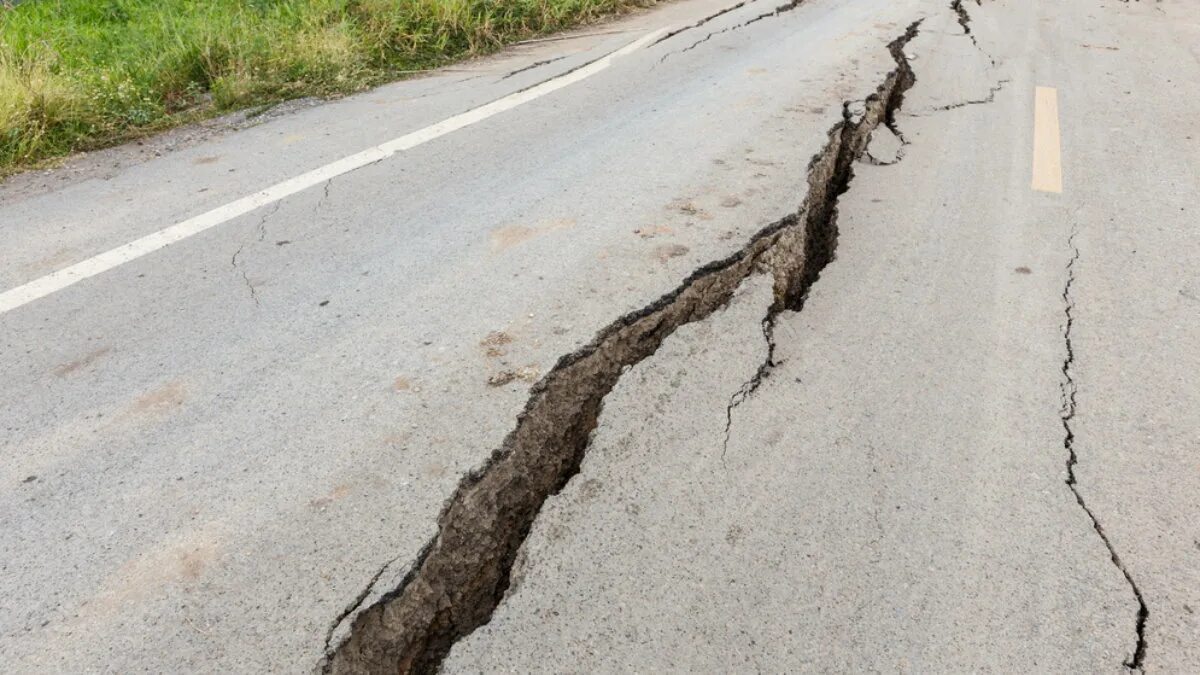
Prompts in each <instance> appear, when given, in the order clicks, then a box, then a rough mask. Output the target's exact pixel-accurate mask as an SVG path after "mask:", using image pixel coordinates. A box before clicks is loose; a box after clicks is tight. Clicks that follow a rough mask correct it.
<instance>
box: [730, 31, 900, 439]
mask: <svg viewBox="0 0 1200 675" xmlns="http://www.w3.org/2000/svg"><path fill="white" fill-rule="evenodd" d="M919 26H920V22H919V21H918V22H915V23H913V24H912V25H911V26H909V27H908V30H907V31H905V33H904V35H903V36H901V37H900V38H898V39H896V40H894V41H893V42H892V43H891V44H889V45H888V51H889V52H890V53H891V55H892V59H893V60H895V62H896V70H894V71H892V73H891V74H890V75H889V80H890V81H891V86H890V87H889V89H888V91H887V95H886V97H883V92H882V90H881V91H880V92H877V94H876V95H877V96H881V97H883V98H882V100H883V103H884V107H883V117H882V119H881V120H878V121H876V122H875V123H874V124H872V126H871V132H872V133H873V132H874V131H875V128H876V127H878V126H879V124H880V123H882V124H883V125H884V126H886V127H887V128H888V130H890V131H891V132H892V133H893V134H895V136H896V138H897V139H899V140H900V146H901V147H900V149H899V150H898V152H897V156H896V161H895V162H887V163H884V162H878V161H877V160H875V162H874V163H877V164H879V165H881V166H887V165H890V164H896V163H898V162H899V161H900V160H901V159H903V158H904V146H906V145H908V139H906V138H905V137H904V134H903V133H902V132H901V131H900V127H899V125H898V124H897V123H896V113H897V112H898V111H899V110H900V108H901V106H903V105H904V95H905V93H906V92H908V90H909V89H911V88H912V86H913V85H914V84H915V83H916V81H917V76H916V73H915V72H913V69H912V66H911V65H910V64H909V62H908V57H907V56H906V55H905V53H904V47H905V46H906V45H908V43H909V42H910V41H911V40H912V39H913V38H914V37H916V34H917V29H918V27H919ZM864 105H865V106H866V109H865V111H863V112H859V113H858V115H862V116H865V115H868V114H870V107H871V105H872V101H871V99H867V101H866V102H865V104H864ZM855 117H856V114H855V113H854V112H851V107H850V105H849V104H844V105H843V106H842V119H843V122H842V129H843V130H847V129H852V128H854V127H855V126H856V125H857V124H858V122H855ZM870 139H871V133H868V134H867V136H866V139H865V140H864V141H863V144H862V146H861V147H860V148H858V149H857V151H856V152H855V153H853V155H850V156H848V158H847V161H846V163H845V164H844V165H843V164H841V163H840V161H839V163H837V165H836V166H835V167H834V174H833V176H832V180H831V181H830V182H829V183H828V184H826V185H825V187H824V191H825V192H824V193H823V194H821V195H820V196H819V197H818V198H816V199H813V190H815V189H818V188H817V187H814V186H812V185H811V180H810V186H809V199H810V201H811V206H810V204H808V203H806V208H805V210H803V211H802V213H804V214H805V230H806V232H805V237H804V260H803V263H802V265H801V269H800V271H799V273H798V274H796V275H795V285H794V286H793V287H791V288H789V289H787V291H786V293H785V294H784V297H785V299H786V302H785V303H783V304H782V305H781V304H780V303H779V302H778V300H777V302H776V303H775V305H774V306H772V307H771V309H770V310H769V312H768V314H767V316H766V318H765V319H763V338H764V339H765V340H766V343H767V357H766V359H764V361H763V363H762V364H761V365H760V366H759V367H758V370H757V371H756V372H755V373H754V376H753V377H752V378H750V379H749V380H747V381H746V382H745V383H744V384H743V385H742V386H741V388H740V389H738V390H737V391H736V392H734V394H733V395H732V396H730V397H729V405H728V406H727V407H726V408H725V441H724V445H723V446H722V448H721V460H722V461H724V459H725V455H726V452H727V451H728V449H729V433H730V428H731V427H732V426H733V411H734V409H736V408H737V407H738V406H740V405H741V404H743V403H745V402H746V400H747V399H749V398H750V397H751V396H752V395H753V394H754V392H755V391H757V390H758V387H759V386H760V385H761V384H762V383H763V380H765V379H766V378H767V377H769V376H770V374H771V371H772V370H773V369H774V368H775V366H776V365H778V364H777V363H776V361H775V340H774V332H775V320H776V318H777V317H778V316H779V313H780V312H782V311H783V310H785V309H786V310H791V311H794V312H799V311H800V310H802V309H803V308H804V302H805V301H806V300H807V299H808V292H809V290H810V289H812V286H813V284H815V283H816V282H817V279H819V278H820V276H821V270H823V269H825V266H826V265H828V264H829V263H830V262H831V261H832V260H833V258H834V254H835V252H836V250H837V236H838V229H837V202H838V197H839V196H840V195H841V194H842V193H843V192H845V191H846V190H847V189H849V186H850V181H852V180H853V179H854V161H855V160H858V159H860V158H862V157H865V156H866V149H867V145H868V144H869V143H870ZM810 174H811V168H810Z"/></svg>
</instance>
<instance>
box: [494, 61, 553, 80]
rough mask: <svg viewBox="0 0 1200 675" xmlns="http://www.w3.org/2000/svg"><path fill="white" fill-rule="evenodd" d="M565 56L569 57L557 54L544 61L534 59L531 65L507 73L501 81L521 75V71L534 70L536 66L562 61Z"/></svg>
mask: <svg viewBox="0 0 1200 675" xmlns="http://www.w3.org/2000/svg"><path fill="white" fill-rule="evenodd" d="M565 58H567V57H566V55H563V56H556V57H554V58H552V59H545V60H542V61H534V62H533V63H531V64H529V65H527V66H524V67H522V68H517V69H516V70H514V71H512V72H511V73H509V74H507V75H505V76H504V77H502V78H500V80H501V81H503V80H507V79H508V78H510V77H512V76H513V75H519V74H521V73H523V72H525V71H527V70H533V69H534V68H541V67H542V66H544V65H547V64H551V63H554V62H555V61H562V60H563V59H565Z"/></svg>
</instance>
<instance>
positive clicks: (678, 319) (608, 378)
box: [320, 1, 920, 673]
mask: <svg viewBox="0 0 1200 675" xmlns="http://www.w3.org/2000/svg"><path fill="white" fill-rule="evenodd" d="M797 4H799V2H798V1H797V2H795V3H792V6H795V5H797ZM919 25H920V22H914V23H913V24H912V25H911V26H909V27H908V29H907V30H906V31H905V33H904V34H903V35H901V36H900V37H899V38H897V39H896V40H895V41H894V42H893V43H892V44H891V45H889V51H890V52H891V54H892V55H893V57H894V58H895V60H896V68H895V69H894V70H893V71H891V72H890V73H888V75H887V76H886V77H885V78H884V80H883V81H882V82H881V83H880V84H879V86H878V87H877V89H876V91H875V92H874V93H872V94H871V95H870V96H869V97H868V98H867V99H866V100H865V101H864V103H863V105H862V109H861V112H859V113H858V114H857V115H851V114H850V113H849V112H848V110H849V109H848V108H846V109H845V111H846V112H845V114H844V115H843V118H842V119H841V120H839V121H838V122H837V123H836V124H835V125H834V126H833V127H832V128H831V129H830V130H829V134H828V142H827V143H826V145H825V148H824V149H823V150H822V151H821V152H819V153H818V154H817V155H815V156H814V157H813V158H812V159H811V160H810V162H809V170H808V185H807V187H808V192H807V195H806V196H805V198H804V200H803V203H802V205H801V206H800V209H799V210H798V211H797V212H795V213H792V214H789V215H787V216H785V217H783V218H781V219H780V220H778V221H776V222H775V223H772V224H771V225H768V226H767V227H765V228H764V229H762V230H761V231H759V232H758V233H757V234H756V235H754V236H753V237H752V238H751V239H750V241H749V242H747V244H746V245H745V246H743V247H742V248H741V249H739V250H738V251H736V252H735V253H733V254H732V255H730V256H729V257H727V258H725V259H723V260H718V261H715V262H712V263H710V264H708V265H706V266H704V267H702V268H700V269H698V270H696V271H695V272H693V273H692V274H691V275H690V276H689V277H688V278H687V279H685V280H684V281H683V283H682V284H681V285H680V286H678V287H677V288H676V289H675V290H673V291H671V292H670V293H668V294H666V295H664V296H663V297H661V298H659V299H658V300H657V301H655V302H654V303H652V304H650V305H648V306H646V307H644V308H642V309H640V310H638V311H635V312H632V313H630V314H627V315H625V316H623V317H621V318H619V319H617V320H616V321H614V322H613V323H612V324H610V325H609V326H607V327H606V328H604V329H603V330H601V331H600V332H599V334H598V335H597V336H596V337H595V338H594V339H593V341H592V342H591V343H589V344H588V345H587V346H585V347H583V348H581V349H579V350H578V351H576V352H573V353H571V354H568V355H566V356H563V357H562V358H561V359H560V360H559V361H558V363H557V365H555V367H554V368H553V369H552V370H551V371H550V372H549V373H548V374H547V375H546V376H545V377H543V378H542V380H541V381H539V382H538V383H537V384H535V385H534V386H533V388H532V389H531V390H530V394H529V399H528V401H527V403H526V406H525V409H524V411H523V412H522V413H521V414H520V415H519V416H518V418H517V423H516V427H515V428H514V429H513V430H512V431H511V432H510V433H509V434H508V436H507V437H506V438H505V440H504V442H503V444H502V445H501V446H500V447H499V448H497V449H496V450H495V451H494V452H493V453H492V455H491V457H490V458H489V459H488V461H487V462H486V463H485V464H484V466H483V467H481V468H479V469H477V470H475V471H472V472H471V473H470V474H468V475H466V476H465V477H464V478H463V479H462V481H461V482H460V484H459V486H458V488H457V489H456V490H455V492H454V494H453V496H452V497H451V498H450V499H449V501H448V502H447V504H446V505H445V507H444V508H443V510H442V512H441V514H440V515H439V517H438V521H437V522H438V529H437V533H436V534H435V535H434V537H433V538H432V539H431V540H430V541H429V542H428V543H427V544H426V545H425V547H424V548H423V549H422V551H421V553H420V554H419V556H418V558H417V560H416V562H415V563H414V564H413V565H412V567H410V568H409V570H408V572H407V573H406V574H405V576H404V579H403V580H402V581H401V582H400V584H399V585H398V586H397V587H396V588H393V589H391V590H389V591H387V592H385V593H383V594H382V595H381V596H380V598H379V599H378V600H377V601H376V602H374V603H372V604H371V605H370V606H369V607H366V608H365V609H362V610H361V611H358V612H357V613H355V612H354V610H351V612H349V613H347V614H346V616H345V617H343V619H342V621H350V622H351V625H350V629H349V631H348V633H347V635H346V637H345V638H344V639H343V640H342V641H341V642H339V643H338V644H337V645H330V646H329V648H328V649H327V650H326V652H325V655H324V657H323V658H322V661H321V664H320V669H321V670H322V672H325V673H358V672H384V671H388V672H397V671H398V672H403V673H413V672H416V673H428V672H435V671H437V669H438V668H439V667H440V665H441V663H442V660H443V659H444V658H445V656H446V654H448V653H449V651H450V648H451V647H452V646H453V645H454V643H455V642H457V641H458V640H460V639H461V638H463V637H465V636H467V635H469V634H470V633H471V632H472V631H474V630H475V629H476V628H478V627H479V626H481V625H483V624H485V623H487V622H488V621H490V620H491V616H492V613H493V612H494V611H495V609H496V607H497V606H498V605H499V604H500V602H501V601H502V600H503V599H504V595H505V592H506V591H507V589H508V584H509V575H510V573H511V570H512V565H513V562H514V560H515V559H516V556H517V554H518V552H519V550H520V548H521V546H522V544H523V543H524V541H525V538H526V536H527V535H528V533H529V531H530V528H531V527H532V526H533V522H534V520H535V518H536V517H537V515H538V513H539V512H540V510H541V508H542V505H543V504H544V503H545V502H546V500H547V499H549V498H550V497H551V496H553V495H555V494H557V493H558V492H559V491H560V490H561V489H562V488H563V487H564V486H565V485H566V484H567V482H568V481H570V480H571V478H572V477H573V476H574V475H576V474H577V473H578V471H579V467H580V465H581V463H582V461H583V458H584V456H585V454H586V453H587V450H588V446H589V443H590V439H591V434H592V432H593V430H594V429H595V428H596V426H597V424H598V420H599V417H600V412H601V409H602V408H603V404H604V399H605V397H606V396H607V395H608V393H609V392H610V391H612V389H613V387H614V386H615V385H616V384H617V382H618V380H619V379H620V378H621V376H622V375H623V374H624V372H625V371H626V370H627V368H628V367H630V366H632V365H634V364H637V363H639V362H641V361H642V360H644V359H646V358H648V357H649V356H651V355H652V354H654V353H655V351H656V350H657V349H658V347H659V346H660V345H661V344H662V342H663V340H665V339H666V338H667V337H668V336H670V335H671V334H672V333H674V332H675V331H676V330H677V329H678V328H680V327H681V326H684V325H686V324H689V323H692V322H695V321H700V320H703V319H705V318H706V317H708V316H710V315H711V314H712V313H713V312H715V311H716V310H718V309H719V308H721V307H724V306H725V305H726V304H727V303H728V302H729V300H730V298H731V297H732V296H733V294H734V292H735V291H736V289H737V288H738V287H739V286H740V285H741V283H742V282H743V281H744V280H745V279H746V278H747V277H749V276H750V275H751V274H756V273H771V274H772V275H773V277H774V302H773V303H772V306H771V308H770V310H769V311H768V314H767V316H766V318H765V319H764V320H763V323H764V336H765V337H766V338H767V339H768V341H769V344H771V342H770V340H771V337H770V330H769V327H770V326H771V325H772V321H773V317H774V316H776V315H777V314H779V313H780V312H782V311H784V310H785V309H787V310H793V311H798V310H800V309H801V308H802V307H803V304H804V300H805V297H806V295H807V293H808V290H809V289H810V288H811V286H812V284H813V282H814V281H815V280H816V278H817V276H819V274H820V270H821V269H822V268H823V267H824V266H825V265H826V264H828V262H829V261H830V260H832V259H833V254H834V249H835V248H836V242H837V234H836V233H837V224H836V216H837V200H838V197H839V196H840V195H841V194H842V193H844V192H845V191H846V190H847V189H848V187H849V184H850V181H851V180H852V178H853V166H854V162H855V161H856V160H857V159H858V158H859V157H860V156H861V155H862V153H863V151H864V149H865V148H866V145H867V142H868V140H869V138H870V135H871V132H872V131H873V130H874V129H875V128H876V127H878V126H879V125H880V124H886V123H887V120H888V119H894V115H895V109H896V108H897V107H899V105H900V104H901V102H902V101H903V98H904V91H905V90H906V89H907V88H908V87H910V86H912V83H913V81H914V77H913V74H912V69H911V68H910V67H909V64H908V62H907V59H906V58H905V57H904V51H903V47H904V45H905V44H907V43H908V41H910V40H911V39H912V38H914V37H915V36H916V34H917V30H918V27H919ZM768 351H769V352H770V351H772V350H770V349H769V350H768ZM772 364H773V359H772V357H771V355H770V354H768V358H767V361H766V363H765V364H764V366H765V368H760V371H761V373H762V374H761V376H760V377H759V378H758V381H760V382H761V379H762V377H766V375H767V373H768V372H769V369H770V367H771V365H772ZM753 386H754V384H753V380H752V382H751V384H750V385H749V386H748V387H747V392H750V391H752V389H753ZM371 586H373V584H371V585H369V586H368V588H370V587H371ZM368 592H369V591H368ZM364 597H365V596H364ZM352 605H353V603H352ZM338 623H340V622H338ZM334 630H335V631H336V628H335V629H334ZM331 634H332V633H331Z"/></svg>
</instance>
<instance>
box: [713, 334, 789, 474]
mask: <svg viewBox="0 0 1200 675" xmlns="http://www.w3.org/2000/svg"><path fill="white" fill-rule="evenodd" d="M777 316H778V314H777V313H770V312H768V313H767V316H765V317H763V320H762V335H763V341H764V342H766V344H767V356H766V358H765V359H763V362H762V363H761V364H759V366H758V368H757V369H756V370H755V371H754V376H753V377H751V378H750V379H749V380H746V381H745V382H744V383H742V386H741V387H739V388H738V390H737V391H735V392H733V395H732V396H730V397H729V405H727V406H725V440H724V441H723V442H722V443H721V463H722V464H724V463H725V455H726V454H727V453H728V452H729V434H730V430H731V429H732V428H733V411H734V409H736V408H737V407H738V406H740V405H741V404H743V403H745V402H746V399H748V398H750V396H751V395H752V394H753V393H754V392H755V391H757V390H758V387H759V386H760V385H761V384H762V382H763V380H765V379H767V377H769V376H770V375H771V371H772V370H773V369H774V368H775V366H777V365H779V363H777V362H776V361H775V318H776V317H777Z"/></svg>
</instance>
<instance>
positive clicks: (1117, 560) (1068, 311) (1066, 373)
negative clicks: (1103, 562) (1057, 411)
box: [1061, 231, 1150, 671]
mask: <svg viewBox="0 0 1200 675" xmlns="http://www.w3.org/2000/svg"><path fill="white" fill-rule="evenodd" d="M1077 235H1078V232H1077V231H1072V232H1071V236H1070V237H1069V238H1068V239H1067V244H1068V246H1070V248H1071V259H1070V261H1068V262H1067V280H1066V283H1065V284H1064V285H1063V292H1062V299H1063V314H1064V315H1065V321H1064V323H1063V342H1064V343H1065V345H1066V351H1067V355H1066V358H1064V359H1063V365H1062V375H1063V380H1062V410H1061V416H1062V425H1063V449H1065V450H1066V451H1067V479H1066V483H1067V487H1068V488H1069V489H1070V490H1071V494H1073V495H1074V496H1075V501H1076V502H1077V503H1078V504H1079V508H1081V509H1083V512H1084V513H1086V514H1087V517H1088V519H1089V520H1090V521H1091V522H1092V528H1093V529H1095V531H1096V534H1097V535H1099V536H1100V540H1101V541H1103V542H1104V547H1105V548H1107V549H1108V554H1109V557H1110V558H1112V563H1113V565H1116V567H1117V569H1118V570H1119V571H1120V572H1121V575H1122V576H1124V577H1125V581H1126V583H1128V584H1129V588H1130V590H1132V591H1133V597H1134V598H1135V599H1136V600H1137V604H1138V610H1137V622H1136V624H1135V625H1136V628H1137V642H1136V644H1135V645H1134V648H1133V652H1132V654H1130V656H1129V658H1128V659H1127V660H1126V661H1125V663H1124V665H1125V667H1126V668H1128V669H1130V670H1137V671H1141V670H1142V667H1143V665H1144V664H1145V661H1146V621H1147V620H1148V619H1149V618H1150V608H1149V607H1148V606H1147V605H1146V599H1145V598H1144V597H1143V596H1142V590H1141V588H1139V587H1138V585H1137V582H1136V581H1134V580H1133V575H1132V574H1130V573H1129V569H1128V568H1126V567H1125V563H1123V562H1122V561H1121V556H1120V555H1118V554H1117V549H1116V548H1115V547H1114V546H1113V543H1112V540H1110V539H1109V538H1108V534H1107V533H1106V532H1105V531H1104V527H1103V526H1102V525H1101V524H1100V520H1099V519H1098V518H1096V514H1095V513H1093V512H1092V509H1091V508H1090V507H1088V505H1087V501H1086V500H1084V498H1083V494H1082V493H1081V492H1080V491H1079V482H1078V481H1077V480H1076V477H1075V465H1076V464H1078V463H1079V455H1078V454H1077V453H1076V452H1075V432H1074V430H1073V429H1072V428H1071V422H1072V420H1074V418H1075V411H1076V409H1077V404H1076V393H1077V390H1078V387H1077V385H1076V384H1075V376H1074V374H1073V373H1072V370H1071V369H1072V366H1073V365H1074V363H1075V346H1074V344H1073V343H1072V329H1073V328H1074V325H1075V298H1074V296H1073V295H1072V293H1071V290H1072V288H1073V287H1074V286H1075V264H1076V263H1077V262H1078V261H1079V247H1078V245H1076V243H1075V237H1076V236H1077Z"/></svg>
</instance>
